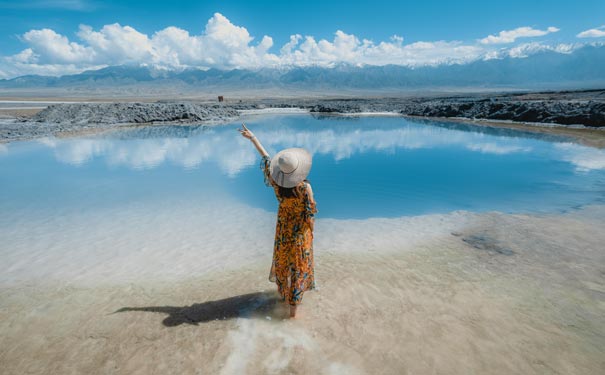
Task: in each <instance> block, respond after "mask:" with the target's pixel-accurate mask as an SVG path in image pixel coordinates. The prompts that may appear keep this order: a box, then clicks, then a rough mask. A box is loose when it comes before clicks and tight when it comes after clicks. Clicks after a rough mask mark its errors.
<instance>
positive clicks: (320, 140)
mask: <svg viewBox="0 0 605 375" xmlns="http://www.w3.org/2000/svg"><path fill="white" fill-rule="evenodd" d="M246 122H247V124H248V125H249V127H250V129H251V130H253V131H254V132H255V133H256V135H257V137H258V138H259V139H260V140H261V141H262V142H263V144H264V145H265V146H266V148H267V149H268V151H269V152H270V153H272V154H273V153H275V152H277V151H279V150H281V149H282V148H286V147H294V146H296V147H305V148H307V149H308V150H309V151H311V152H312V153H313V155H314V164H313V168H312V170H311V174H310V176H309V180H310V181H311V183H312V185H313V188H314V191H315V195H316V199H317V201H318V208H319V210H320V213H319V217H321V218H358V219H363V218H369V217H397V216H405V215H418V214H426V213H445V212H450V211H453V210H471V211H488V210H499V211H503V212H558V211H565V210H569V209H573V208H575V207H578V206H581V205H586V204H592V203H603V202H604V201H605V153H604V152H603V150H599V149H594V148H589V147H585V146H581V145H577V144H573V143H570V142H569V141H568V140H565V139H563V138H557V137H552V136H551V137H545V136H538V135H535V134H530V133H523V132H519V131H512V130H493V129H486V128H481V127H475V126H472V125H468V126H467V125H460V124H451V123H450V124H448V123H439V122H431V121H411V120H408V119H403V118H397V117H361V118H349V117H346V118H342V117H324V118H318V117H313V116H310V115H283V116H252V117H250V118H249V119H248V120H247V121H246ZM238 125H239V123H237V124H229V125H224V126H223V125H221V126H155V127H141V128H131V129H127V130H120V131H115V132H112V133H106V134H103V135H97V136H86V137H79V138H68V139H54V138H53V139H44V140H36V141H30V142H17V143H11V144H7V145H0V193H1V198H0V210H2V212H3V215H2V216H3V218H4V220H10V219H11V213H15V212H35V213H42V212H44V213H46V214H48V215H57V214H60V213H61V212H67V211H94V210H95V209H96V208H98V207H119V206H120V205H122V204H125V203H133V202H136V203H142V204H145V203H146V202H149V201H154V202H156V201H162V200H171V201H183V202H187V201H191V200H199V199H208V198H209V197H210V198H211V199H213V200H216V201H220V200H223V199H228V200H236V201H238V202H242V203H245V204H247V205H252V206H254V207H258V208H262V209H265V210H268V211H272V210H275V209H276V201H275V198H274V196H273V194H272V191H271V190H270V189H269V188H266V187H265V186H264V185H263V182H262V174H261V172H260V170H259V168H258V164H259V160H260V158H259V156H258V154H257V153H256V151H255V150H254V148H253V147H252V145H251V144H249V142H248V141H246V140H245V139H243V138H242V137H241V136H240V135H239V133H238V132H237V131H236V129H237V127H238ZM211 214H212V215H217V216H220V212H213V213H211Z"/></svg>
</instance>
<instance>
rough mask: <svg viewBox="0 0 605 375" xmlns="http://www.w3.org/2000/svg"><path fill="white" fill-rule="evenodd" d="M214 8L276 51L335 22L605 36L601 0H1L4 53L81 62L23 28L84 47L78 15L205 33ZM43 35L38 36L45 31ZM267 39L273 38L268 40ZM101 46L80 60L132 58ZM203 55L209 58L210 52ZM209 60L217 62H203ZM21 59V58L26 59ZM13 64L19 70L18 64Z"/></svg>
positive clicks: (390, 29) (417, 31) (420, 37)
mask: <svg viewBox="0 0 605 375" xmlns="http://www.w3.org/2000/svg"><path fill="white" fill-rule="evenodd" d="M215 13H219V14H221V15H222V16H224V17H225V18H226V19H227V20H228V21H229V22H230V23H231V24H232V25H234V26H237V27H244V28H245V29H246V31H247V32H248V33H249V35H250V36H252V37H254V40H253V41H251V42H250V45H251V46H254V45H256V44H257V43H259V42H260V41H261V40H262V38H263V36H265V35H267V36H269V37H271V43H270V44H271V47H269V49H268V52H269V53H274V54H278V55H279V51H280V48H281V47H282V46H283V45H284V44H286V43H287V42H288V41H289V40H290V36H291V35H296V34H299V35H301V37H302V38H303V39H301V42H302V41H304V37H305V36H313V38H314V40H315V41H317V42H319V41H320V40H322V39H326V40H327V41H329V42H333V41H334V35H335V32H336V31H337V30H341V31H342V32H343V33H345V34H346V35H354V36H355V37H356V38H357V39H358V40H359V41H360V43H363V40H364V39H368V40H370V41H372V42H373V43H375V44H379V43H380V42H382V41H385V42H389V41H390V42H392V41H393V39H391V37H392V36H393V35H397V36H400V37H403V44H405V45H409V44H412V43H414V42H436V41H447V42H452V41H457V42H462V43H463V44H464V45H472V44H477V41H479V40H481V39H483V38H485V37H487V36H488V35H494V36H498V33H499V32H501V31H506V30H515V29H517V28H520V27H525V28H529V29H531V30H540V31H545V34H544V35H539V36H531V37H524V38H523V39H522V40H517V39H514V40H513V42H512V43H517V42H519V43H520V42H530V41H539V42H542V43H549V44H550V45H556V44H560V43H577V42H586V41H590V42H593V41H603V40H604V39H605V38H604V37H602V36H601V30H603V29H599V28H600V27H601V26H603V25H605V1H603V0H599V1H597V0H594V1H593V0H581V1H557V0H551V1H542V0H539V1H519V0H507V1H503V2H488V1H472V2H471V1H467V2H454V1H436V0H425V1H413V2H403V1H386V0H373V1H346V2H345V1H326V0H324V1H317V0H307V1H304V2H303V1H299V2H293V1H268V0H255V1H227V0H223V1H217V0H198V1H177V0H175V1H165V2H156V1H139V0H137V1H97V0H46V1H42V0H29V1H6V0H0V56H2V57H3V58H4V59H5V60H6V58H7V57H10V56H13V55H16V54H18V53H20V52H22V51H23V50H25V49H27V48H28V47H29V48H31V49H32V51H33V52H32V54H30V56H29V57H27V59H26V58H25V57H23V56H20V57H19V63H20V64H25V62H26V61H29V62H30V63H32V62H35V63H36V65H48V64H50V63H52V64H53V65H57V64H61V63H70V64H72V65H74V64H75V65H74V66H72V68H74V69H76V70H77V68H76V67H75V66H76V65H77V66H83V64H81V61H80V62H76V61H75V59H74V58H71V57H70V58H67V59H63V60H65V61H63V60H61V58H58V57H57V56H50V55H49V56H45V55H44V53H45V52H44V51H42V50H41V48H39V47H40V46H36V45H35V42H32V41H31V40H29V41H28V40H26V39H27V38H24V35H25V33H27V32H28V31H31V30H41V29H49V30H52V31H53V32H54V33H56V34H57V35H61V36H64V37H66V38H67V39H68V41H69V43H72V42H74V43H78V44H81V45H82V46H84V47H87V43H88V42H87V41H83V40H82V39H81V38H80V34H79V32H80V29H79V25H87V26H90V27H91V29H92V30H94V31H99V30H101V29H102V28H103V27H104V26H105V25H111V24H114V23H119V25H120V26H122V27H124V26H130V27H132V28H133V29H134V30H136V31H137V32H138V33H141V34H144V35H147V36H148V37H149V38H151V37H152V36H153V34H154V33H156V32H158V31H160V30H162V29H165V28H167V27H170V26H174V27H176V28H178V29H182V30H186V31H187V32H188V33H189V34H190V35H192V36H194V35H201V34H203V33H204V30H205V28H206V26H207V23H208V21H209V19H211V18H212V17H213V16H214V15H215ZM549 27H553V28H556V29H557V31H556V32H546V31H547V30H548V28H549ZM591 29H592V30H596V31H594V32H592V33H589V34H587V35H590V36H592V38H578V37H577V35H578V34H579V33H581V32H583V31H587V30H591ZM531 30H530V31H529V34H528V35H534V34H540V33H536V32H534V34H532V31H531ZM553 30H554V29H553ZM526 31H527V30H526ZM29 39H32V38H31V37H30V38H29ZM37 40H38V42H39V43H42V42H41V39H37ZM496 44H501V43H496ZM505 44H509V45H507V46H505V47H512V45H510V43H505ZM267 45H268V42H267V44H266V45H264V47H266V46H267ZM37 47H38V49H36V48H37ZM264 47H263V48H264ZM217 48H218V47H217ZM91 51H92V50H91ZM93 52H94V51H93ZM97 52H98V51H97ZM492 52H493V51H492ZM99 55H100V54H99V53H97V54H96V55H95V56H97V57H95V58H94V59H93V58H89V59H87V60H86V62H87V65H86V64H84V65H86V66H88V67H93V66H100V65H107V64H108V63H112V62H123V61H126V60H128V61H130V60H132V61H135V60H136V59H135V60H133V58H132V56H131V57H129V58H128V59H126V60H124V59H122V60H120V59H113V60H112V59H109V58H108V57H107V56H109V55H111V54H110V53H109V52H108V51H104V55H105V59H100V58H98V56H99ZM36 56H38V57H36ZM112 56H113V55H112ZM343 56H344V55H343ZM198 57H199V58H202V59H203V58H204V56H198ZM221 58H222V57H221ZM221 58H218V57H217V56H214V57H212V58H211V59H209V60H213V61H218V60H220V59H221ZM217 59H218V60H217ZM189 60H192V59H189ZM269 60H271V59H269ZM11 61H12V64H13V65H15V64H16V63H15V62H14V61H15V59H13V60H11ZM62 61H63V62H62ZM137 61H138V60H137ZM162 61H164V60H162ZM263 61H264V60H263ZM288 61H290V60H288ZM305 61H307V60H305ZM313 61H315V60H313ZM367 61H370V60H369V59H367V58H366V59H365V60H360V61H359V62H361V63H366V62H367ZM402 61H403V60H402ZM405 61H408V60H405ZM422 61H424V60H422ZM430 61H433V60H430ZM138 62H140V61H138ZM224 63H225V64H226V66H225V67H226V68H228V67H232V66H236V65H237V64H236V63H234V61H231V60H229V61H228V63H227V60H225V61H224ZM3 64H4V65H0V71H1V70H2V69H4V76H10V75H14V74H13V73H10V72H8V71H10V70H11V69H10V67H9V68H7V64H8V65H10V64H11V62H8V63H7V62H6V61H5V62H4V63H3ZM78 64H79V65H78ZM179 64H181V60H179ZM200 64H201V63H200ZM212 64H215V65H216V64H218V63H216V62H214V63H206V64H205V65H212ZM260 64H261V65H262V64H265V62H263V63H260ZM181 65H187V64H181ZM201 65H204V64H201ZM3 66H4V68H3ZM20 66H21V67H22V68H23V66H24V65H20ZM13 70H14V69H13ZM21 70H22V69H21ZM67 70H69V69H67ZM72 70H73V69H72ZM17 71H20V70H19V69H17V70H14V72H17ZM7 72H8V73H7ZM57 72H59V71H58V70H57ZM51 73H52V72H51ZM59 73H60V72H59ZM0 74H2V73H0Z"/></svg>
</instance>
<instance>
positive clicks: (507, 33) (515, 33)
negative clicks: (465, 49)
mask: <svg viewBox="0 0 605 375" xmlns="http://www.w3.org/2000/svg"><path fill="white" fill-rule="evenodd" d="M557 31H559V29H558V28H556V27H553V26H550V27H549V28H547V29H546V30H538V29H534V28H531V27H528V26H525V27H518V28H516V29H514V30H503V31H500V33H499V34H498V35H488V36H487V37H485V38H483V39H481V40H479V42H480V43H481V44H503V43H513V42H514V41H515V40H517V39H518V38H528V37H536V36H544V35H546V34H550V33H556V32H557Z"/></svg>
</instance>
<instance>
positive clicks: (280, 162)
mask: <svg viewBox="0 0 605 375" xmlns="http://www.w3.org/2000/svg"><path fill="white" fill-rule="evenodd" d="M311 164H312V157H311V154H310V153H309V152H308V151H307V150H305V149H304V148H287V149H285V150H282V151H280V152H278V153H277V154H275V156H274V157H273V158H272V159H271V170H270V173H271V178H272V179H273V181H275V183H276V184H278V185H279V186H281V187H285V188H293V187H294V186H296V185H298V184H299V183H300V182H301V181H303V180H304V179H305V178H306V177H307V175H308V174H309V171H310V170H311Z"/></svg>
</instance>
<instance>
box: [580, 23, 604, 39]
mask: <svg viewBox="0 0 605 375" xmlns="http://www.w3.org/2000/svg"><path fill="white" fill-rule="evenodd" d="M576 36H577V37H578V38H602V37H605V25H603V26H601V27H596V28H594V29H589V30H585V31H582V32H581V33H579V34H578V35H576Z"/></svg>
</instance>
